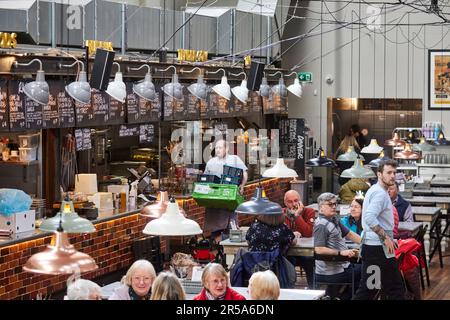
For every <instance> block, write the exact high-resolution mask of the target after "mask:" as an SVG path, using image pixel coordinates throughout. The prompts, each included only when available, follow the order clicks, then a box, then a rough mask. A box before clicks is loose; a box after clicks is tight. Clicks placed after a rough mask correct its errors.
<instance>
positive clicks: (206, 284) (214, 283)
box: [193, 263, 245, 300]
mask: <svg viewBox="0 0 450 320" xmlns="http://www.w3.org/2000/svg"><path fill="white" fill-rule="evenodd" d="M202 284H203V289H202V291H201V292H200V293H199V294H198V295H196V296H195V297H194V299H193V300H245V297H244V296H242V295H241V294H239V293H238V292H236V291H235V290H233V289H231V288H230V287H229V286H228V284H229V278H228V273H227V272H226V271H225V269H224V268H223V266H222V265H221V264H218V263H208V265H207V266H206V267H205V270H203V273H202Z"/></svg>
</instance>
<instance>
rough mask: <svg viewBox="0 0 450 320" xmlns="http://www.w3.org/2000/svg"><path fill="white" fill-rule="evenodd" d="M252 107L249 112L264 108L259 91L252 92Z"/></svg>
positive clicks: (258, 111)
mask: <svg viewBox="0 0 450 320" xmlns="http://www.w3.org/2000/svg"><path fill="white" fill-rule="evenodd" d="M250 97H251V100H250V107H249V112H257V113H260V112H261V110H262V99H261V96H260V95H259V93H258V92H256V91H251V92H250Z"/></svg>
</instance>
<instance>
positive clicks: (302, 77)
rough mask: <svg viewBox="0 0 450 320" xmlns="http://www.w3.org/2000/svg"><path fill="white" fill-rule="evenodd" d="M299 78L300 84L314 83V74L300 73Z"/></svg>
mask: <svg viewBox="0 0 450 320" xmlns="http://www.w3.org/2000/svg"><path fill="white" fill-rule="evenodd" d="M297 76H298V80H300V82H312V72H299V73H297Z"/></svg>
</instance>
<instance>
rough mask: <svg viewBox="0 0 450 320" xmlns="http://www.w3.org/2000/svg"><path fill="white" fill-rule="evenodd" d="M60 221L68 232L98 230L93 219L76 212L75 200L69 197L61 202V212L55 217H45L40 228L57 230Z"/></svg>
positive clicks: (49, 230) (51, 230) (50, 230)
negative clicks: (90, 219)
mask: <svg viewBox="0 0 450 320" xmlns="http://www.w3.org/2000/svg"><path fill="white" fill-rule="evenodd" d="M60 221H61V222H62V227H63V229H64V232H66V233H91V232H94V231H95V230H96V229H95V226H94V225H93V224H92V222H91V221H89V220H88V219H84V218H81V217H80V216H79V215H78V214H77V213H76V212H75V210H74V208H73V202H72V201H70V199H69V198H68V197H66V199H65V200H64V201H63V202H62V203H61V209H60V212H58V213H57V214H56V215H55V216H54V217H53V218H49V219H45V220H44V221H43V222H42V224H41V226H40V227H39V229H40V230H42V231H48V232H53V231H56V230H57V229H58V227H59V223H60Z"/></svg>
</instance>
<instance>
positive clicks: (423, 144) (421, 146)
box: [412, 137, 436, 152]
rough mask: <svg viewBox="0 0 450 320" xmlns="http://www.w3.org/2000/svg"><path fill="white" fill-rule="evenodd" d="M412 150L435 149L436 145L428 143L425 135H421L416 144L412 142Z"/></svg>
mask: <svg viewBox="0 0 450 320" xmlns="http://www.w3.org/2000/svg"><path fill="white" fill-rule="evenodd" d="M412 148H413V150H414V151H421V152H424V151H436V147H434V146H432V145H431V144H429V143H428V142H427V141H426V140H425V137H421V138H420V142H419V143H417V144H413V146H412Z"/></svg>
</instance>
